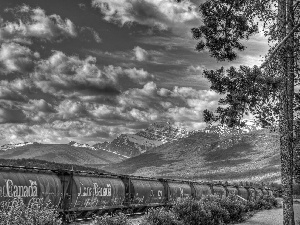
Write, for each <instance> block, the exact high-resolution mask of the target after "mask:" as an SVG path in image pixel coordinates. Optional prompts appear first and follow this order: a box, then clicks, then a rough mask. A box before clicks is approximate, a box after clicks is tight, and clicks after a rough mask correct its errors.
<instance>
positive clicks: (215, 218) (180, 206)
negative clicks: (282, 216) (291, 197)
mask: <svg viewBox="0 0 300 225" xmlns="http://www.w3.org/2000/svg"><path fill="white" fill-rule="evenodd" d="M276 207H279V204H278V202H277V200H276V199H275V198H274V197H270V196H264V197H262V198H260V199H258V200H255V201H244V200H241V199H240V198H238V197H237V196H234V195H232V196H228V197H226V198H220V197H218V196H215V195H211V196H206V197H204V198H203V199H201V200H198V201H197V200H194V199H191V198H186V199H182V200H180V201H178V202H177V203H176V204H175V206H174V207H173V208H172V209H165V208H158V209H150V210H149V211H148V212H147V214H146V215H145V217H144V219H143V221H142V223H141V225H164V224H167V225H179V224H180V225H198V224H201V225H219V224H220V225H221V224H232V223H238V222H241V221H245V220H246V219H248V218H249V217H251V216H252V215H253V214H254V212H255V211H257V210H264V209H272V208H276Z"/></svg>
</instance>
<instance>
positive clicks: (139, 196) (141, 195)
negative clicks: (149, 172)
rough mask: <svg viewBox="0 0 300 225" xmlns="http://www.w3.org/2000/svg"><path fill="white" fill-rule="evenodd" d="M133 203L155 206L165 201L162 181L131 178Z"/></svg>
mask: <svg viewBox="0 0 300 225" xmlns="http://www.w3.org/2000/svg"><path fill="white" fill-rule="evenodd" d="M131 184H132V188H131V191H132V197H133V198H132V201H131V204H133V205H147V206H155V205H162V204H163V203H164V201H165V190H164V186H163V183H161V182H159V181H156V180H145V179H135V178H131Z"/></svg>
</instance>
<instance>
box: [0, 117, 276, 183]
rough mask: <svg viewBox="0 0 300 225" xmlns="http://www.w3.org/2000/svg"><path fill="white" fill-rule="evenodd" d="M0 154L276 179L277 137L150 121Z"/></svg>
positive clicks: (116, 169) (135, 170) (251, 129)
mask: <svg viewBox="0 0 300 225" xmlns="http://www.w3.org/2000/svg"><path fill="white" fill-rule="evenodd" d="M1 148H2V150H5V151H1V152H0V158H3V159H21V158H25V159H26V158H27V159H29V158H33V159H42V160H47V161H52V162H58V163H69V164H78V165H83V166H93V167H97V168H101V169H104V170H106V171H108V172H113V173H121V174H133V175H139V176H155V177H169V178H188V179H194V180H232V181H242V180H252V181H278V180H279V179H280V154H279V136H278V134H277V133H276V132H271V131H269V130H268V129H262V128H260V127H258V126H256V125H255V124H253V123H248V124H247V125H246V126H245V127H243V128H240V129H233V128H228V127H226V126H209V127H207V128H205V129H203V130H198V131H191V132H187V131H186V130H184V129H180V128H177V127H174V126H172V125H170V124H169V123H165V124H164V123H155V124H152V125H151V126H149V127H148V128H147V129H145V130H142V131H140V132H138V133H136V134H121V135H120V136H118V137H117V138H116V139H114V140H112V141H111V142H104V143H98V144H95V145H93V146H90V145H87V144H80V143H76V142H70V143H69V144H40V143H19V144H16V145H8V146H2V147H1Z"/></svg>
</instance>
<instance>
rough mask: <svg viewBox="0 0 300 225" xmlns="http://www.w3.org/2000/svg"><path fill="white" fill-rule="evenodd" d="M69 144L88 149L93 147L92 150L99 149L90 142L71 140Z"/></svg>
mask: <svg viewBox="0 0 300 225" xmlns="http://www.w3.org/2000/svg"><path fill="white" fill-rule="evenodd" d="M69 145H71V146H73V147H79V148H88V149H91V150H97V149H96V148H95V147H93V146H90V145H88V144H81V143H78V142H75V141H70V142H69Z"/></svg>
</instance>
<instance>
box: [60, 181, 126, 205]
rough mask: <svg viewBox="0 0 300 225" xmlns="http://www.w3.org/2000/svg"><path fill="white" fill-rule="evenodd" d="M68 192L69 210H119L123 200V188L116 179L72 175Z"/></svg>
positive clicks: (120, 182)
mask: <svg viewBox="0 0 300 225" xmlns="http://www.w3.org/2000/svg"><path fill="white" fill-rule="evenodd" d="M69 192H71V193H68V194H69V196H72V197H71V198H70V199H69V202H67V203H66V204H67V206H68V207H67V208H68V209H69V210H73V209H74V210H88V209H95V208H97V209H109V208H119V207H122V206H123V201H124V199H125V186H124V184H123V182H122V180H121V179H119V178H117V177H116V178H114V177H92V176H82V175H74V177H73V180H72V183H71V188H70V189H69Z"/></svg>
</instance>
